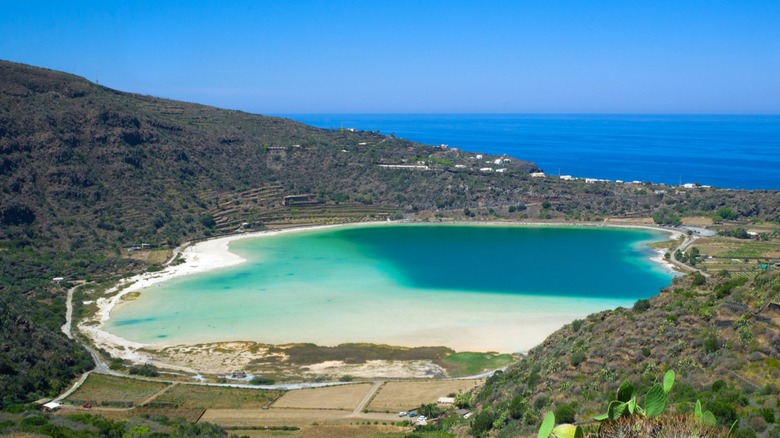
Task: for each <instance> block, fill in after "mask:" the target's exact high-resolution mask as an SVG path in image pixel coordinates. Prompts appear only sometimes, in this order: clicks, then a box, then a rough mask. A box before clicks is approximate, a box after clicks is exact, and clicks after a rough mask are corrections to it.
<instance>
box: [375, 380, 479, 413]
mask: <svg viewBox="0 0 780 438" xmlns="http://www.w3.org/2000/svg"><path fill="white" fill-rule="evenodd" d="M482 382H483V380H433V381H427V382H426V381H422V382H421V381H416V382H415V381H408V382H387V383H385V384H384V385H383V386H382V388H380V389H379V392H378V393H377V394H376V396H375V397H374V399H373V400H372V401H371V403H370V404H369V405H368V410H369V411H373V412H383V411H391V412H395V411H401V410H409V409H413V408H416V407H418V406H420V405H422V404H424V403H435V402H436V399H438V398H439V397H446V396H447V395H449V394H452V393H456V394H457V393H459V392H466V391H469V390H471V389H474V388H475V387H476V386H477V385H480V384H482Z"/></svg>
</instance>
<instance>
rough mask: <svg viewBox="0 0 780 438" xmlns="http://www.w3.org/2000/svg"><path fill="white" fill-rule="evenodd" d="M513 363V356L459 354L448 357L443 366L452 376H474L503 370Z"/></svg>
mask: <svg viewBox="0 0 780 438" xmlns="http://www.w3.org/2000/svg"><path fill="white" fill-rule="evenodd" d="M513 361H514V358H513V357H512V355H511V354H498V353H474V352H459V353H453V354H450V355H448V356H446V357H445V358H444V361H443V365H444V366H445V368H446V369H447V371H448V372H449V373H451V374H452V375H455V376H473V375H476V374H479V373H482V372H485V371H488V370H494V369H496V368H501V367H503V366H506V365H509V364H510V363H512V362H513Z"/></svg>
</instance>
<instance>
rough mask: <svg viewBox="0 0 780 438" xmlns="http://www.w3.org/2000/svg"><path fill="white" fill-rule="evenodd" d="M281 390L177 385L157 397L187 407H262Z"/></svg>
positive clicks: (164, 401)
mask: <svg viewBox="0 0 780 438" xmlns="http://www.w3.org/2000/svg"><path fill="white" fill-rule="evenodd" d="M280 393H281V392H280V391H273V390H270V391H269V390H264V389H246V388H220V387H213V386H200V385H177V386H176V387H174V388H171V389H170V390H168V391H166V392H165V393H164V394H162V395H160V396H159V397H157V398H156V399H155V402H158V403H174V404H176V405H177V407H179V408H187V409H260V408H262V407H263V406H267V405H269V404H271V403H272V402H273V401H274V400H275V399H276V398H277V397H278V396H279V394H280Z"/></svg>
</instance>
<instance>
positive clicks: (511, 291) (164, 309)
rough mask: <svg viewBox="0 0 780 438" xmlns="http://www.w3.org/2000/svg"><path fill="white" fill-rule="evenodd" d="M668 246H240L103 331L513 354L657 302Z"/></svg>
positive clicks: (386, 241) (420, 236)
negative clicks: (583, 323) (571, 324)
mask: <svg viewBox="0 0 780 438" xmlns="http://www.w3.org/2000/svg"><path fill="white" fill-rule="evenodd" d="M663 238H664V236H663V235H662V234H660V233H658V232H654V231H650V230H629V229H605V228H596V227H525V226H522V227H517V226H473V225H469V226H463V225H379V226H352V227H342V228H335V229H324V230H313V231H306V232H298V233H290V234H282V235H278V236H269V237H261V238H251V239H244V240H238V241H234V242H232V243H231V245H230V248H231V251H233V252H235V253H237V254H239V255H241V256H242V257H244V258H246V259H247V262H245V263H243V264H241V265H238V266H234V267H230V268H225V269H221V270H217V271H212V272H207V273H203V274H196V275H192V276H188V277H183V278H178V279H173V280H170V281H168V282H165V283H162V284H161V285H159V286H157V287H152V288H149V289H146V290H144V291H143V293H142V295H141V297H140V298H139V299H138V300H136V301H133V302H130V303H127V304H123V305H121V306H119V307H118V308H117V309H115V311H114V312H113V313H112V318H111V320H110V322H109V324H108V326H107V329H108V330H109V331H111V332H112V333H115V334H117V335H119V336H122V337H124V338H127V339H130V340H134V341H139V342H149V343H166V344H169V343H185V342H213V341H227V340H252V341H258V342H267V343H285V342H316V343H320V344H325V345H333V344H338V343H341V342H377V343H391V344H400V345H441V344H444V345H452V346H456V347H457V346H460V347H463V348H466V347H470V346H473V348H474V349H477V348H478V347H480V346H483V345H484V347H485V348H482V349H483V350H487V349H497V350H501V351H517V350H522V349H526V348H529V347H530V346H533V344H530V345H528V343H529V342H531V341H529V339H530V338H534V339H536V338H538V337H539V336H540V335H539V333H538V331H539V330H543V331H544V332H545V333H546V334H549V332H552V331H554V330H555V329H556V328H558V327H559V326H560V325H562V324H563V323H564V322H568V321H571V320H573V319H575V318H581V317H584V316H585V315H587V314H588V313H592V312H594V311H598V310H603V309H607V308H613V307H616V306H621V305H622V306H630V305H631V304H633V302H634V301H636V300H637V299H640V298H646V297H650V296H652V295H655V294H657V293H658V291H659V290H660V289H661V288H662V287H664V286H666V285H667V284H668V283H669V281H670V279H671V274H670V273H668V272H665V271H664V270H663V269H662V268H661V267H659V266H657V265H656V264H655V263H653V262H651V261H650V260H649V257H650V256H651V255H652V252H651V251H650V249H649V248H648V247H647V245H646V243H648V242H650V241H653V240H662V239H663ZM524 327H525V328H526V329H527V330H528V333H529V335H528V336H524V334H523V331H524V330H525V329H524ZM531 332H533V335H530V333H531ZM539 341H541V339H537V340H535V341H534V342H539ZM456 344H457V345H456Z"/></svg>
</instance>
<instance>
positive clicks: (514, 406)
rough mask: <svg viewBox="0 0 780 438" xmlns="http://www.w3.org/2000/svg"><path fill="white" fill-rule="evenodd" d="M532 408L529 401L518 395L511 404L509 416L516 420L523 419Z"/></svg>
mask: <svg viewBox="0 0 780 438" xmlns="http://www.w3.org/2000/svg"><path fill="white" fill-rule="evenodd" d="M530 408H531V406H530V405H529V404H528V401H527V400H526V399H525V397H523V396H522V395H516V396H515V397H514V398H513V399H512V401H511V402H510V403H509V416H511V417H512V418H514V419H516V420H517V419H520V418H523V415H525V413H526V412H528V410H529V409H530Z"/></svg>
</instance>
